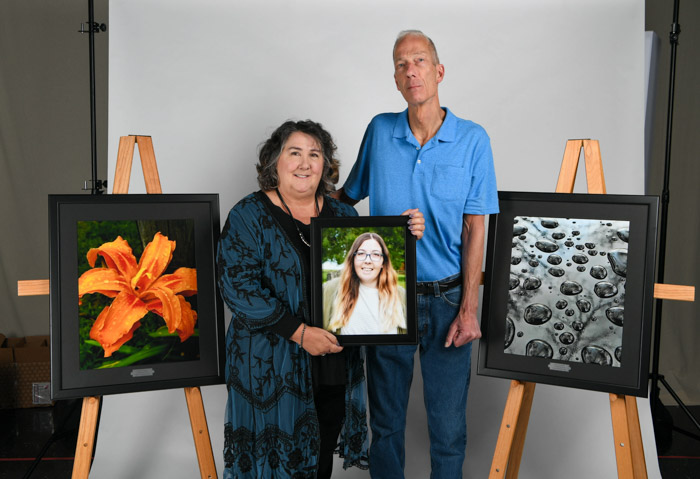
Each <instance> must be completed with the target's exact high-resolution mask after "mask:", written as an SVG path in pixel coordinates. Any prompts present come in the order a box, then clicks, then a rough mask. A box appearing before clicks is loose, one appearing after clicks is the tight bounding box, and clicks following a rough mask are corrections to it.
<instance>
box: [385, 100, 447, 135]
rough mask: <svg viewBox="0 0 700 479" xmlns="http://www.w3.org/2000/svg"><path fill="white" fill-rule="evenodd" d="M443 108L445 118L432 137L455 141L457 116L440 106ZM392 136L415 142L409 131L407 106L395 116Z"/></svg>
mask: <svg viewBox="0 0 700 479" xmlns="http://www.w3.org/2000/svg"><path fill="white" fill-rule="evenodd" d="M441 108H442V109H443V110H445V119H444V120H442V125H440V129H439V130H438V131H437V133H435V136H434V137H433V138H435V139H437V140H438V141H445V142H452V141H455V135H456V132H457V118H456V117H455V116H454V115H453V114H452V112H451V111H450V109H449V108H447V107H441ZM393 136H394V138H405V139H406V140H408V141H411V142H412V143H413V142H416V143H417V141H416V139H415V136H413V132H412V131H411V126H410V125H409V124H408V108H406V109H405V110H404V111H402V112H401V113H399V116H398V117H397V118H396V123H395V124H394V132H393Z"/></svg>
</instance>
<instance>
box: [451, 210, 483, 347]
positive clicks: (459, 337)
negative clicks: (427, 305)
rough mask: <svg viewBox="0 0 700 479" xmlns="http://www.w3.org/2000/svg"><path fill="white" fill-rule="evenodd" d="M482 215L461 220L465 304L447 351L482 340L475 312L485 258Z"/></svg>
mask: <svg viewBox="0 0 700 479" xmlns="http://www.w3.org/2000/svg"><path fill="white" fill-rule="evenodd" d="M485 230H486V228H485V226H484V216H483V215H464V217H463V220H462V302H461V304H460V307H459V313H458V314H457V317H456V318H455V319H454V321H452V324H451V325H450V329H449V331H448V332H447V338H446V339H445V347H446V348H448V347H450V346H451V345H453V344H454V346H455V347H457V348H458V347H460V346H463V345H465V344H467V343H468V342H470V341H473V340H475V339H479V338H480V337H481V328H480V327H479V320H478V318H477V317H476V312H477V309H478V306H479V284H480V283H481V263H482V261H483V258H484V232H485Z"/></svg>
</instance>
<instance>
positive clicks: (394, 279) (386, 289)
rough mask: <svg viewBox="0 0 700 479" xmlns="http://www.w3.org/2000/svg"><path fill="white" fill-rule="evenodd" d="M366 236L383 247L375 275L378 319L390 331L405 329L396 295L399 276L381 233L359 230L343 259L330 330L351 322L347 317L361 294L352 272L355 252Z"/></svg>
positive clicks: (402, 310)
mask: <svg viewBox="0 0 700 479" xmlns="http://www.w3.org/2000/svg"><path fill="white" fill-rule="evenodd" d="M368 239H373V240H375V241H376V242H377V243H379V245H380V246H381V248H382V254H383V255H384V261H383V264H382V269H381V271H380V272H379V276H378V277H377V289H378V290H379V318H380V320H381V323H382V324H381V326H382V330H383V331H390V330H392V329H394V328H397V327H398V328H404V329H405V328H406V317H405V314H404V305H403V302H402V301H401V296H400V295H399V285H398V278H399V275H398V274H397V273H396V270H395V269H394V267H393V266H392V265H391V255H390V254H389V250H388V249H387V247H386V244H385V243H384V240H383V239H382V237H381V236H379V235H378V234H376V233H371V232H368V233H362V234H361V235H359V236H358V237H357V238H355V241H354V242H353V243H352V246H351V247H350V251H349V252H348V254H347V256H346V257H345V261H343V270H342V272H341V274H340V285H339V287H338V293H337V294H336V297H335V298H334V299H333V314H332V315H331V318H330V324H329V329H330V330H331V331H337V330H340V328H342V327H344V326H346V325H347V324H348V321H350V316H352V312H353V311H354V309H355V305H356V304H357V299H358V297H359V294H360V278H358V276H357V273H356V272H355V264H354V262H355V253H357V250H358V249H360V246H361V245H362V243H364V242H365V241H367V240H368Z"/></svg>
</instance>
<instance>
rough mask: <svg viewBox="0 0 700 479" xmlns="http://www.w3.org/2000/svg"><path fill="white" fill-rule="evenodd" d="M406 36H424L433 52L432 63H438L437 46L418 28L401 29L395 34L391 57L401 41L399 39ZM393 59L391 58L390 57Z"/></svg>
mask: <svg viewBox="0 0 700 479" xmlns="http://www.w3.org/2000/svg"><path fill="white" fill-rule="evenodd" d="M406 37H421V38H424V39H425V40H426V41H427V42H428V45H429V46H430V50H431V53H432V54H433V63H435V65H438V64H439V63H440V58H439V57H438V52H437V48H435V43H433V41H432V40H431V39H430V37H429V36H428V35H426V34H425V33H423V32H421V31H420V30H402V31H400V32H399V34H398V35H397V36H396V41H395V42H394V49H393V50H392V52H391V53H392V57H394V55H395V54H396V47H397V46H398V45H399V43H401V41H402V40H403V39H404V38H406ZM392 59H393V58H392Z"/></svg>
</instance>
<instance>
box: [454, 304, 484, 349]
mask: <svg viewBox="0 0 700 479" xmlns="http://www.w3.org/2000/svg"><path fill="white" fill-rule="evenodd" d="M480 337H481V328H480V327H479V321H478V320H477V319H476V315H475V314H468V313H465V312H462V311H460V313H459V314H458V315H457V317H456V318H455V319H454V321H452V324H451V325H450V329H449V330H448V331H447V338H446V339H445V347H446V348H449V347H450V346H452V345H454V347H456V348H458V347H460V346H464V345H465V344H467V343H468V342H470V341H474V340H475V339H479V338H480Z"/></svg>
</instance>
